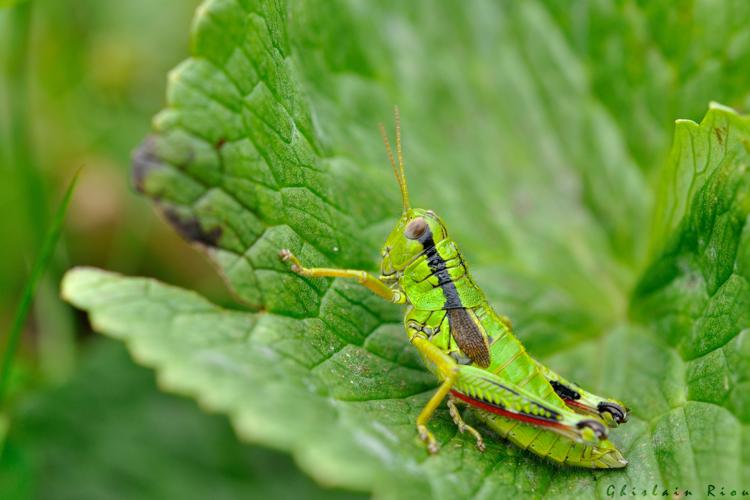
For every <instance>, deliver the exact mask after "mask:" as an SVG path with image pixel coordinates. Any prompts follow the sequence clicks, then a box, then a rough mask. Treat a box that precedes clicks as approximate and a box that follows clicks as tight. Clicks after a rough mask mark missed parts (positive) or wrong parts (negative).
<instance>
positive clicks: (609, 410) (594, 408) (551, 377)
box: [534, 360, 629, 427]
mask: <svg viewBox="0 0 750 500" xmlns="http://www.w3.org/2000/svg"><path fill="white" fill-rule="evenodd" d="M534 362H535V363H536V365H537V367H538V368H539V371H541V372H542V374H543V375H544V377H545V378H546V379H547V380H548V381H549V383H550V385H551V386H552V388H553V389H554V390H555V392H556V393H557V395H558V396H560V398H561V399H562V400H563V401H565V404H567V405H568V406H569V407H570V408H571V409H573V410H575V411H577V412H578V413H583V414H586V415H598V416H599V417H601V418H602V420H604V421H605V422H606V423H607V425H608V426H609V427H617V426H618V425H619V424H623V423H625V422H627V421H628V412H629V410H628V408H627V407H626V406H625V405H624V404H622V403H621V402H619V401H617V400H615V399H609V398H603V397H601V396H597V395H596V394H592V393H590V392H588V391H586V390H584V389H582V388H581V387H580V386H578V385H576V384H574V383H572V382H569V381H568V380H565V379H564V378H563V377H561V376H560V375H558V374H557V373H555V372H553V371H552V370H550V369H549V368H547V367H546V366H544V365H543V364H541V363H539V362H538V361H536V360H535V361H534Z"/></svg>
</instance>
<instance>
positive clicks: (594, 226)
mask: <svg viewBox="0 0 750 500" xmlns="http://www.w3.org/2000/svg"><path fill="white" fill-rule="evenodd" d="M605 4H606V5H609V2H600V3H598V4H597V6H596V7H588V6H587V5H588V4H587V3H583V2H582V3H580V4H578V5H579V8H578V9H577V10H576V9H566V10H565V11H558V7H556V5H555V4H554V3H553V2H550V3H549V5H546V4H545V3H544V2H536V1H530V2H523V3H510V4H503V5H496V4H490V3H486V2H485V3H476V4H471V5H470V6H469V5H467V4H465V3H463V2H458V1H456V2H439V3H435V2H426V1H424V2H417V3H413V2H409V3H405V4H403V3H393V5H392V6H391V8H389V9H385V8H384V9H382V10H378V11H373V10H371V9H369V8H366V7H364V6H361V5H359V4H358V3H356V2H351V3H347V2H318V1H310V2H304V3H293V4H292V5H286V4H285V3H283V2H254V1H250V0H246V1H231V0H213V1H208V2H206V3H205V4H204V5H203V6H202V7H201V8H200V9H199V11H198V14H197V15H196V18H195V22H194V24H193V49H192V51H193V53H192V57H191V58H190V59H189V60H187V61H185V62H184V63H182V64H181V65H180V66H179V67H178V68H177V69H176V70H175V71H174V72H173V73H172V74H171V75H170V79H169V87H168V106H167V108H166V109H165V110H164V111H162V112H161V113H160V114H159V115H157V117H156V119H155V120H154V128H155V133H154V135H153V136H151V137H150V138H148V139H147V140H146V141H145V142H144V143H143V145H142V146H141V147H140V148H139V150H138V151H137V152H136V154H135V156H134V165H133V167H134V169H133V179H134V184H135V186H136V188H137V189H138V190H139V191H141V192H142V193H144V194H145V195H146V196H148V197H149V198H151V199H152V200H153V201H154V203H155V204H156V206H157V207H158V208H159V210H160V211H161V212H162V213H163V214H164V216H165V218H166V220H167V221H168V222H169V223H171V224H172V225H173V226H174V227H175V229H176V230H177V231H179V232H180V233H181V234H182V235H183V236H184V237H186V239H188V240H190V241H193V242H194V243H195V244H196V246H197V247H199V248H200V249H202V250H203V251H204V252H206V254H207V255H208V257H209V258H210V259H211V260H212V261H213V262H215V264H216V265H217V268H218V270H219V271H220V272H221V273H222V275H223V276H224V277H225V278H226V281H227V283H228V286H229V287H230V289H231V290H232V291H233V292H234V293H235V294H236V296H237V297H238V299H240V300H241V301H242V302H243V303H244V304H245V305H246V306H247V307H246V309H245V310H227V309H222V308H219V307H217V306H215V305H212V304H210V303H209V302H207V301H206V300H205V299H203V298H201V297H200V296H198V295H196V294H195V293H194V292H191V291H186V290H179V289H176V288H173V287H169V286H167V285H164V284H160V283H157V282H154V281H152V280H148V279H142V278H126V277H122V276H118V275H115V274H111V273H106V272H103V271H97V270H92V269H78V270H74V271H72V272H71V273H70V274H68V275H67V277H66V279H65V281H64V283H63V293H64V296H65V297H66V298H67V299H68V300H70V301H71V302H72V303H74V304H75V305H77V306H78V307H80V308H82V309H84V310H87V311H89V313H90V317H91V321H92V324H93V325H94V327H95V328H96V329H97V330H98V331H101V332H103V333H106V334H108V335H111V336H114V337H117V338H121V339H122V340H123V341H125V342H126V343H127V345H128V346H129V348H130V350H131V352H132V353H133V354H134V356H135V357H136V358H137V359H138V360H139V361H140V362H142V363H143V364H146V365H148V366H151V367H154V368H155V369H156V370H157V372H158V374H159V377H160V381H161V382H162V384H163V387H165V388H167V389H168V390H171V391H174V392H177V393H180V394H184V395H187V396H190V397H193V398H196V399H198V400H199V401H200V402H201V404H202V405H203V406H205V407H206V408H209V409H211V410H214V411H218V412H221V413H224V414H227V415H229V417H230V418H231V420H232V422H233V424H234V426H235V428H236V430H237V432H238V434H239V435H240V436H241V437H242V438H243V439H245V440H248V441H252V442H260V443H263V444H266V445H269V446H272V447H275V448H278V449H282V450H286V451H289V452H290V453H292V454H293V455H294V457H295V459H296V460H297V462H298V463H299V464H300V465H301V467H302V468H303V469H304V470H306V471H307V472H309V473H310V474H311V475H313V477H315V478H316V479H317V480H318V481H320V482H322V483H324V484H330V485H338V486H344V487H348V488H356V489H361V490H366V491H375V492H376V493H378V494H382V495H385V496H398V497H416V496H431V497H437V498H464V497H469V496H479V497H486V498H497V497H504V496H511V495H524V496H544V497H565V496H586V497H591V496H596V495H599V496H605V495H607V494H608V491H609V488H610V487H611V488H615V489H616V491H618V492H619V491H620V488H621V487H623V486H625V487H626V488H628V491H632V488H636V489H637V490H638V491H639V492H640V491H641V490H642V489H647V490H649V491H651V488H652V487H653V486H654V485H657V487H658V488H659V494H661V492H662V491H663V490H665V489H666V490H668V491H669V495H672V493H673V492H674V490H675V489H676V488H677V489H680V490H683V489H685V488H690V489H691V491H692V492H693V494H694V495H700V494H704V492H705V489H706V487H707V484H709V483H710V484H714V485H719V486H726V487H727V488H741V487H743V480H744V481H745V482H747V481H746V478H748V477H750V466H748V465H747V464H748V463H750V460H748V458H750V457H748V456H747V453H746V452H745V451H744V448H746V447H743V446H742V443H743V441H746V440H747V439H748V438H750V432H748V426H747V422H748V417H750V411H749V410H748V403H747V399H746V398H745V396H744V395H745V394H747V384H748V380H749V379H750V366H749V365H748V363H747V361H746V360H747V359H748V352H747V346H746V345H745V344H747V342H744V343H743V340H742V339H743V336H744V334H743V333H741V332H743V331H747V328H748V327H749V326H750V318H748V313H747V311H748V310H750V309H748V307H747V306H748V300H750V297H749V296H748V287H747V281H746V278H745V276H746V275H747V268H748V265H750V253H748V252H747V251H746V249H747V248H748V244H747V243H748V241H747V239H748V236H747V233H748V231H747V230H746V229H745V221H746V220H747V216H748V212H749V211H750V207H748V202H747V193H748V190H747V187H748V186H747V179H748V175H747V172H746V168H747V165H748V151H747V144H748V141H750V131H749V130H748V125H747V119H745V118H741V117H739V116H738V115H736V114H734V113H733V112H731V111H730V110H728V109H726V108H721V107H718V106H713V107H712V108H711V109H710V110H709V113H708V115H707V116H706V117H705V119H704V120H703V122H702V123H701V124H700V125H697V124H695V123H692V122H687V121H680V122H678V124H677V130H676V133H675V141H674V147H673V150H672V152H671V154H670V156H669V158H668V160H667V161H666V163H665V167H664V168H663V170H662V171H661V172H659V174H661V175H660V176H657V177H659V180H656V181H654V182H652V181H651V180H650V178H651V176H652V172H653V171H655V170H656V169H657V168H658V166H657V165H659V164H661V163H662V160H663V159H664V158H666V155H667V153H668V145H669V133H670V130H671V128H672V125H671V124H670V123H669V120H671V119H673V118H674V117H675V116H688V117H691V118H696V115H695V114H694V113H696V106H699V108H700V109H701V110H702V109H704V107H705V102H706V100H707V99H706V98H707V96H706V92H707V91H706V89H712V88H714V85H712V84H711V82H719V83H720V82H723V81H726V82H728V83H727V84H726V85H723V86H721V90H720V91H717V92H718V93H719V95H718V96H715V97H721V98H723V99H725V100H726V102H729V103H736V102H738V101H740V100H741V99H743V98H744V96H745V95H746V89H747V84H748V83H750V82H748V78H747V76H745V75H746V72H743V71H741V70H740V69H738V68H741V67H742V66H741V64H740V63H741V62H743V61H745V60H747V57H748V54H750V39H748V37H746V36H744V37H743V36H742V32H743V31H742V29H741V27H742V26H743V25H744V24H743V23H742V22H739V21H738V20H737V19H735V18H734V17H732V16H729V15H728V16H727V20H728V21H729V20H730V17H731V22H728V26H727V29H726V30H714V31H711V30H709V29H708V28H710V27H712V26H714V24H713V23H714V22H715V20H714V19H713V18H712V16H711V15H703V16H699V15H697V14H698V13H701V12H703V11H702V10H701V9H703V7H701V6H696V7H695V13H696V15H695V16H694V17H691V18H690V22H691V23H692V24H690V26H689V27H690V30H693V31H694V32H695V33H696V38H697V39H698V40H700V43H702V44H703V45H702V46H703V47H705V48H706V51H705V53H701V52H700V51H696V50H695V49H693V48H692V47H693V46H692V45H691V44H689V43H684V44H683V43H682V42H681V40H682V38H680V36H681V35H682V33H683V32H684V31H685V30H686V29H687V28H686V25H685V21H684V20H683V19H682V18H681V17H679V16H678V18H677V19H673V18H672V17H670V16H669V15H668V12H667V11H665V10H664V9H666V7H665V8H664V9H661V8H657V7H656V6H654V7H651V8H648V9H646V8H644V9H641V10H639V9H637V8H635V7H633V6H632V5H630V4H629V3H628V4H625V5H623V6H609V7H606V8H605V7H604V6H605ZM667 4H668V3H666V2H665V3H664V5H665V6H666V5H667ZM584 5H585V7H582V6H584ZM582 10H583V11H584V12H583V14H584V15H580V14H581V12H582ZM588 10H590V12H588ZM720 12H723V10H722V9H721V8H720V9H717V13H720ZM576 13H577V14H578V15H574V14H576ZM587 13H589V14H590V16H588V17H587V16H586V15H585V14H587ZM735 15H736V16H739V17H742V16H745V17H744V19H745V20H747V17H748V16H749V15H750V13H747V9H741V8H739V7H738V10H737V11H736V13H735ZM662 30H669V32H670V34H671V36H674V37H676V38H675V40H676V42H675V44H676V45H675V46H672V45H670V42H669V40H670V39H669V38H668V37H667V38H665V35H664V34H663V33H662ZM712 33H714V35H711V34H712ZM589 35H590V37H589ZM711 36H714V37H715V39H714V38H711ZM589 38H590V39H591V44H592V45H589V44H588V42H587V40H589ZM726 43H729V44H730V47H731V48H730V49H727V50H728V52H727V53H726V54H715V53H714V52H713V51H712V50H718V49H719V48H723V47H725V46H726ZM644 48H645V51H646V53H647V57H646V58H645V62H644V63H643V65H642V66H637V67H636V68H633V65H632V61H633V60H638V61H640V60H641V59H640V58H641V57H642V52H643V50H644ZM712 48H713V49H712ZM636 57H637V58H638V59H635V58H636ZM703 61H707V62H706V65H705V66H704V65H702V64H700V63H702V62H703ZM681 65H686V67H685V68H683V67H682V66H681ZM691 65H692V66H691ZM738 65H739V66H738ZM675 67H677V68H680V69H679V72H678V73H679V74H677V75H675V74H674V73H673V72H672V71H673V68H675ZM745 67H746V66H745ZM641 72H645V74H642V73H641ZM681 85H684V86H681ZM716 85H718V83H717V84H716ZM665 96H669V97H668V98H667V97H665ZM393 103H398V104H399V105H400V107H401V112H402V113H401V114H402V124H403V130H404V139H405V154H406V160H407V177H408V179H409V180H410V192H411V194H412V201H413V202H414V203H415V204H417V205H422V206H426V207H428V208H433V209H435V210H436V211H437V212H438V213H440V214H441V215H442V216H443V218H444V219H445V220H446V221H447V223H448V227H449V228H450V231H451V233H452V235H453V236H454V237H455V238H456V240H457V241H459V242H460V243H461V247H462V250H463V251H464V253H465V255H466V257H467V260H468V261H469V262H470V263H471V265H472V270H475V273H476V275H477V280H478V282H479V284H480V285H481V286H482V287H483V288H484V289H485V290H486V291H487V295H488V297H490V298H491V300H492V302H493V305H495V306H496V307H497V310H498V311H499V312H502V313H503V314H508V315H509V316H510V317H511V318H512V319H513V320H514V323H515V325H516V329H517V331H518V334H519V336H520V337H521V338H522V340H523V341H524V343H525V345H526V346H527V347H528V349H529V351H530V352H532V353H533V354H534V355H536V356H539V357H541V358H542V359H543V360H544V361H545V362H548V364H550V365H551V366H552V367H553V368H555V369H557V370H559V371H560V372H562V373H564V374H565V375H566V376H568V377H569V378H572V379H573V380H577V381H578V382H580V383H582V384H584V385H586V386H587V387H589V388H591V389H592V390H594V391H596V392H599V393H602V394H608V395H611V396H613V397H617V398H618V399H622V400H624V401H626V402H627V404H628V405H629V406H631V407H632V409H633V414H634V416H633V419H632V420H631V422H629V423H628V424H627V425H625V426H622V427H621V428H619V429H617V430H615V431H613V432H612V438H613V440H614V441H615V443H616V444H617V445H618V446H619V447H620V448H621V449H622V450H623V452H624V454H625V456H626V457H627V458H628V459H629V460H630V465H629V466H628V467H627V469H625V470H623V471H618V472H606V471H605V472H591V471H582V470H575V469H569V468H565V469H564V468H560V467H557V466H554V465H552V464H549V463H547V462H544V461H541V460H539V459H537V458H535V457H533V456H531V455H530V454H528V453H526V452H524V451H522V450H518V449H516V448H513V447H512V446H510V445H509V444H507V443H506V442H503V441H502V440H494V439H492V440H490V441H491V443H490V445H489V448H488V450H487V452H485V453H484V454H480V453H478V452H477V451H476V450H475V449H474V448H473V446H472V445H471V442H470V440H469V439H467V438H465V437H464V436H462V435H460V434H457V432H456V430H455V427H454V426H453V425H452V423H451V422H450V419H449V417H448V415H447V412H446V411H445V410H444V409H443V410H441V411H440V412H439V413H438V414H437V416H436V418H435V419H434V420H433V421H432V422H431V427H432V428H433V430H434V431H435V432H436V435H437V437H438V439H439V441H440V442H441V444H442V450H441V453H440V454H439V455H438V456H434V457H428V456H427V454H426V452H425V450H424V448H423V447H422V446H421V445H420V443H419V442H418V440H417V439H416V436H415V429H414V421H415V418H416V415H417V414H418V412H419V410H420V409H421V407H422V405H423V404H424V403H425V402H426V400H427V398H428V397H429V395H430V394H431V390H432V388H433V387H434V380H433V379H432V378H431V377H430V376H429V375H428V374H427V373H426V372H425V371H424V370H423V369H422V367H421V365H420V364H419V362H418V360H417V357H416V354H415V353H414V351H413V350H412V349H411V348H410V347H409V345H408V343H407V341H406V338H405V335H404V332H403V330H402V327H401V326H400V317H401V310H400V309H399V308H398V307H395V306H391V305H389V304H384V303H382V302H381V301H380V300H379V299H378V298H377V297H373V296H371V295H369V294H368V293H367V292H366V291H363V290H361V289H360V288H359V287H358V286H357V285H356V284H353V283H347V282H343V281H340V280H335V281H334V280H310V279H303V278H301V277H299V276H297V275H294V274H291V273H290V272H289V270H288V268H287V267H286V266H285V265H283V264H282V263H281V262H280V261H279V259H278V256H277V254H278V250H279V249H280V248H282V247H289V248H291V249H292V250H293V251H294V252H295V253H296V254H297V255H298V256H300V258H301V259H302V260H303V261H304V262H306V263H310V264H311V265H327V266H337V267H363V268H366V269H373V270H374V269H375V266H376V261H377V256H378V253H377V252H378V249H379V247H380V245H381V244H382V241H383V239H384V237H385V235H386V234H387V232H388V231H389V229H390V225H391V224H392V223H393V221H394V220H395V217H396V216H397V214H398V211H399V202H398V199H397V188H396V184H395V181H394V180H393V179H392V177H391V174H390V171H389V169H388V167H387V163H386V161H385V154H384V152H383V148H382V145H381V144H380V143H379V138H378V135H377V131H376V130H377V129H376V123H377V122H378V121H389V120H390V117H389V114H390V109H391V106H392V104H393ZM696 103H698V104H696ZM652 105H653V106H652ZM651 110H655V111H654V113H653V114H649V113H650V112H651ZM717 129H718V130H719V132H717V131H716V130H717ZM652 186H653V187H652ZM649 227H651V228H652V229H651V231H649V229H648V228H649ZM644 269H645V271H644ZM745 487H746V486H745Z"/></svg>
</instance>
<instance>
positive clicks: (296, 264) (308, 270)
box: [279, 248, 406, 304]
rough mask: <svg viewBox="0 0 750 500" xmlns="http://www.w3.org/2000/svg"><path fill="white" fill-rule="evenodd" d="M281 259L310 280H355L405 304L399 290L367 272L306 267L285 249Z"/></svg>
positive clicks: (280, 254)
mask: <svg viewBox="0 0 750 500" xmlns="http://www.w3.org/2000/svg"><path fill="white" fill-rule="evenodd" d="M279 257H281V260H283V261H284V262H291V263H292V271H294V272H295V273H297V274H299V275H300V276H308V277H310V278H350V279H355V280H357V282H359V284H360V285H362V286H364V287H365V288H367V289H368V290H370V291H371V292H373V293H375V294H376V295H378V296H380V297H382V298H384V299H385V300H388V301H390V302H393V303H394V304H404V303H405V302H406V296H405V295H404V294H403V293H402V292H400V291H399V290H394V289H392V288H391V287H389V286H388V285H386V284H385V283H383V282H382V281H380V280H379V279H378V278H376V277H375V276H373V275H371V274H370V273H368V272H367V271H359V270H356V269H333V268H329V267H304V266H303V265H302V263H301V262H300V261H299V259H298V258H297V257H295V256H294V254H293V253H292V252H291V251H289V250H288V249H286V248H284V249H282V250H281V251H280V252H279Z"/></svg>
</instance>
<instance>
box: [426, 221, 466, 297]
mask: <svg viewBox="0 0 750 500" xmlns="http://www.w3.org/2000/svg"><path fill="white" fill-rule="evenodd" d="M417 241H419V242H420V243H421V244H422V247H423V248H424V255H425V257H427V265H428V266H429V267H430V271H432V273H433V274H434V275H435V276H437V279H438V286H440V287H441V288H442V289H443V295H445V305H444V308H445V309H458V308H461V307H463V305H462V304H461V299H460V298H459V296H458V290H457V289H456V285H455V284H454V283H453V279H452V278H451V276H450V274H449V273H448V270H447V269H446V265H445V260H444V259H443V258H442V257H441V256H440V254H439V253H438V250H437V247H435V240H434V238H433V237H432V229H430V226H427V230H426V231H425V232H424V234H423V235H422V236H420V237H419V240H417Z"/></svg>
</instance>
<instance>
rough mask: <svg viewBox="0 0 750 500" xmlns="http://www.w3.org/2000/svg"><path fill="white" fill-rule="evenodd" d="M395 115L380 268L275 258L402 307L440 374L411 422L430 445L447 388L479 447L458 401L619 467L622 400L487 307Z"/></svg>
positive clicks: (500, 427)
mask: <svg viewBox="0 0 750 500" xmlns="http://www.w3.org/2000/svg"><path fill="white" fill-rule="evenodd" d="M399 122H400V120H399V114H398V109H396V154H397V157H398V166H397V164H396V161H395V160H394V156H393V151H392V149H391V146H390V143H389V142H388V138H387V136H386V134H385V129H384V128H383V126H382V125H381V126H380V131H381V134H382V135H383V142H384V143H385V146H386V150H387V152H388V157H389V159H390V162H391V165H392V167H393V171H394V173H395V175H396V179H397V180H398V183H399V187H400V189H401V200H402V202H403V212H402V214H401V218H400V219H399V221H398V223H397V224H396V227H395V228H394V229H393V231H392V232H391V234H390V235H389V236H388V239H387V240H386V242H385V245H384V246H383V249H382V253H381V255H382V262H381V266H380V276H379V277H375V276H373V275H371V274H369V273H367V272H366V271H359V270H351V269H329V268H306V267H304V266H303V265H302V263H301V262H300V261H299V260H298V259H297V258H296V257H295V256H294V255H293V254H292V253H291V252H290V251H289V250H286V249H284V250H281V252H280V256H281V258H282V259H283V260H285V261H288V262H290V263H291V268H292V271H294V272H296V273H298V274H300V275H302V276H307V277H338V278H353V279H356V280H357V281H358V282H359V283H360V284H361V285H363V286H365V287H366V288H368V289H369V290H371V291H372V292H374V293H375V294H377V295H379V296H380V297H382V298H384V299H386V300H388V301H391V302H393V303H395V304H406V305H407V306H408V308H407V310H406V314H405V316H404V326H405V328H406V332H407V334H408V336H409V340H410V342H411V343H412V345H414V347H416V348H417V350H418V351H419V353H420V354H421V356H422V359H423V360H424V362H425V365H426V366H427V368H428V369H429V370H430V371H431V372H432V373H434V374H435V375H436V376H437V378H438V379H439V381H440V382H441V384H440V386H439V388H438V390H437V392H435V394H434V395H433V396H432V398H431V399H430V400H429V401H428V402H427V405H426V406H425V407H424V409H423V410H422V412H421V413H420V414H419V416H418V417H417V422H416V426H417V433H418V434H419V437H420V439H421V440H422V441H424V442H425V443H426V445H427V449H428V451H429V452H430V453H436V452H437V451H438V444H437V441H436V440H435V437H434V436H433V435H432V433H431V432H430V431H429V430H428V429H427V422H428V421H429V420H430V417H431V416H432V414H433V412H434V411H435V409H436V408H437V407H438V406H439V405H440V404H441V403H442V401H443V400H444V399H445V398H446V397H447V398H448V401H447V405H448V409H449V411H450V415H451V417H452V418H453V421H454V422H455V423H456V425H457V426H458V429H459V431H460V432H461V433H463V432H468V433H469V434H471V436H472V437H473V438H474V440H475V441H476V446H477V448H479V450H481V451H484V448H485V445H484V441H483V439H482V436H481V435H480V434H479V432H478V431H477V430H476V429H474V428H473V427H470V426H469V425H467V424H466V423H465V422H464V421H463V419H462V417H461V414H460V413H459V411H458V409H457V407H456V403H464V404H468V405H470V406H471V407H473V408H474V409H475V412H476V414H477V416H478V418H479V419H480V420H481V421H482V422H483V423H484V424H485V425H487V426H488V427H489V428H491V429H492V430H494V431H495V432H497V433H498V434H500V435H502V436H504V437H506V438H507V439H509V440H510V441H512V442H513V443H515V444H516V445H518V446H520V447H522V448H524V449H528V450H530V451H532V452H533V453H535V454H537V455H539V456H542V457H548V458H550V459H552V460H554V461H556V462H559V463H562V464H567V465H573V466H580V467H592V468H620V467H624V466H625V465H627V463H628V462H627V461H626V460H625V459H624V458H623V456H622V455H621V454H620V452H619V451H618V450H617V448H615V446H614V445H613V444H612V443H611V442H609V441H608V440H607V427H616V426H617V425H618V424H620V423H623V422H626V421H627V418H628V410H627V408H625V406H624V405H623V404H622V403H620V402H618V401H614V400H611V399H605V398H602V397H600V396H596V395H594V394H591V393H589V392H586V391H585V390H583V389H581V388H580V387H578V386H577V385H574V384H572V383H570V382H568V381H567V380H565V379H564V378H562V377H560V376H559V375H557V374H556V373H554V372H553V371H552V370H550V369H549V368H547V367H546V366H544V365H542V364H540V363H539V362H537V361H536V360H534V359H533V358H532V357H531V356H529V355H528V353H527V352H526V350H525V349H524V347H523V346H522V345H521V343H520V342H519V341H518V339H516V338H515V336H514V335H513V333H512V327H511V323H510V321H509V320H508V319H507V318H505V317H503V316H500V315H498V314H497V313H495V311H493V310H492V308H491V307H490V305H489V304H488V302H487V299H485V297H484V293H482V291H481V290H480V289H479V287H478V286H477V285H476V284H475V283H474V281H473V280H472V278H471V276H470V275H469V272H468V269H467V266H466V263H465V261H464V259H463V256H462V255H461V252H460V251H459V249H458V246H457V245H456V243H455V242H454V241H453V240H452V239H451V238H450V237H449V236H448V232H447V230H446V226H445V224H444V223H443V221H442V220H441V219H440V218H439V217H438V216H437V215H436V214H435V212H433V211H432V210H423V209H418V208H412V207H411V206H410V204H409V192H408V189H407V185H406V177H405V175H404V162H403V156H402V150H401V130H400V123H399Z"/></svg>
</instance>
